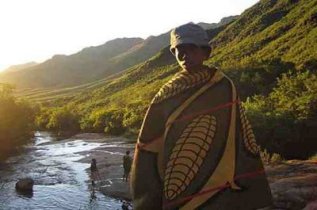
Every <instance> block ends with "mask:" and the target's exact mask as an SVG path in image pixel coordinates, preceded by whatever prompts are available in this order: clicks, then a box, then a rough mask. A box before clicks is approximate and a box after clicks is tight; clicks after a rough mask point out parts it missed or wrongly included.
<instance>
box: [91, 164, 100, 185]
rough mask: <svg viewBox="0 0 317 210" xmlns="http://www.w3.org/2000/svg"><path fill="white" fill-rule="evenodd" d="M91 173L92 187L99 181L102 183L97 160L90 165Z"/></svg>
mask: <svg viewBox="0 0 317 210" xmlns="http://www.w3.org/2000/svg"><path fill="white" fill-rule="evenodd" d="M90 172H91V185H92V186H93V187H94V186H95V185H96V183H95V182H96V181H97V180H99V181H100V175H99V171H98V168H97V161H96V159H95V158H93V159H92V160H91V164H90Z"/></svg>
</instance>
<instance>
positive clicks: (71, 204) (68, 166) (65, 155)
mask: <svg viewBox="0 0 317 210" xmlns="http://www.w3.org/2000/svg"><path fill="white" fill-rule="evenodd" d="M33 142H34V143H32V144H30V145H28V146H27V147H26V150H25V151H24V152H23V153H22V154H20V155H17V156H14V157H11V158H9V159H8V160H7V161H6V163H4V164H2V165H1V166H0V209H1V210H7V209H23V210H26V209H32V210H33V209H38V210H44V209H56V210H57V209H58V210H61V209H69V210H75V209H77V210H79V209H96V210H99V209H103V210H104V209H109V210H110V209H111V210H116V209H121V201H119V200H116V199H113V198H110V197H107V196H105V195H103V194H101V193H100V192H98V191H95V193H94V194H93V193H92V191H91V189H89V186H88V184H87V181H88V180H89V176H88V174H87V173H86V171H85V169H86V168H89V167H90V164H86V163H80V162H76V161H77V160H79V159H81V158H82V157H83V155H80V154H77V152H83V151H88V150H92V149H94V148H97V147H99V146H100V145H101V144H100V143H95V142H85V141H84V140H82V139H74V140H72V141H56V138H55V137H54V136H53V135H52V134H51V133H48V132H36V133H35V137H34V141H33ZM104 144H105V143H103V145H104ZM25 177H31V178H33V179H34V181H35V184H34V187H33V194H31V195H30V194H29V195H21V194H19V193H17V192H16V190H15V183H16V181H17V180H19V179H20V178H25Z"/></svg>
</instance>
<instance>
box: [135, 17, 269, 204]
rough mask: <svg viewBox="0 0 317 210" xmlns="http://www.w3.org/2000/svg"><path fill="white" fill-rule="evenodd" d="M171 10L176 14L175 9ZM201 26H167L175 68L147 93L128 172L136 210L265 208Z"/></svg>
mask: <svg viewBox="0 0 317 210" xmlns="http://www.w3.org/2000/svg"><path fill="white" fill-rule="evenodd" d="M176 15H177V13H176ZM208 41H209V40H208V35H207V33H206V31H205V30H204V29H203V28H201V27H200V26H199V25H197V24H193V23H188V24H185V25H182V26H179V27H177V28H175V29H173V30H172V31H171V40H170V44H171V46H170V51H171V52H172V54H173V55H174V56H175V58H176V61H177V62H178V64H179V66H180V71H179V72H178V73H176V75H175V76H174V77H173V78H172V79H171V80H170V81H168V82H167V83H166V84H165V85H163V87H162V88H161V89H160V90H159V91H158V93H157V94H156V95H155V96H154V98H153V100H152V102H151V104H150V106H149V109H148V110H147V113H146V116H145V118H144V121H143V124H142V127H141V130H140V134H139V137H138V140H137V145H136V150H135V155H134V160H133V166H132V174H131V185H132V199H133V206H134V209H136V210H143V209H151V210H161V209H180V210H193V209H202V210H213V209H215V210H218V209H223V210H237V209H243V210H251V209H252V210H255V209H264V208H270V206H271V204H272V197H271V191H270V187H269V184H268V181H267V178H266V175H265V173H264V170H263V165H262V161H261V158H260V146H259V145H257V143H256V141H255V137H254V134H253V131H252V128H251V125H250V123H249V121H248V119H247V117H246V115H245V112H244V110H243V108H242V105H241V103H240V100H239V96H238V93H237V90H236V88H235V85H234V84H233V82H232V81H231V79H229V78H228V77H227V76H226V75H225V74H224V73H223V72H222V71H221V70H219V69H218V68H216V67H214V66H207V65H205V64H204V61H205V60H207V59H208V57H209V55H210V53H211V47H210V45H209V43H208Z"/></svg>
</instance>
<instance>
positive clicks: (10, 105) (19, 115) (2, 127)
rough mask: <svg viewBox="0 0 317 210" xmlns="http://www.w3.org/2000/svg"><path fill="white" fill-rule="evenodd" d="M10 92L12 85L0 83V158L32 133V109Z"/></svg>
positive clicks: (5, 155)
mask: <svg viewBox="0 0 317 210" xmlns="http://www.w3.org/2000/svg"><path fill="white" fill-rule="evenodd" d="M12 93H13V87H12V86H10V85H6V84H0V119H1V120H0V145H1V146H0V160H1V159H4V158H5V157H7V156H8V155H9V154H10V153H12V152H13V151H14V150H16V149H17V148H18V147H19V146H21V145H22V144H24V143H26V142H27V141H28V140H29V139H30V137H31V136H32V135H33V132H32V131H33V118H34V110H33V109H32V108H31V106H30V105H29V104H28V103H27V102H26V101H18V100H17V99H16V98H15V97H14V96H13V95H12Z"/></svg>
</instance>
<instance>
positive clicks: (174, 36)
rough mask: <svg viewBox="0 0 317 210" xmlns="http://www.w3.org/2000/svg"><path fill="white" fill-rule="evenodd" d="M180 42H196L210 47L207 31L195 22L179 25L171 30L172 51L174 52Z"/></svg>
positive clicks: (198, 44)
mask: <svg viewBox="0 0 317 210" xmlns="http://www.w3.org/2000/svg"><path fill="white" fill-rule="evenodd" d="M180 44H194V45H197V46H201V47H210V46H209V43H208V35H207V33H206V31H205V30H204V29H203V28H202V27H200V26H199V25H197V24H194V23H187V24H184V25H181V26H178V27H176V28H174V29H173V30H172V31H171V47H170V50H171V52H172V53H174V51H175V47H177V46H178V45H180Z"/></svg>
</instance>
